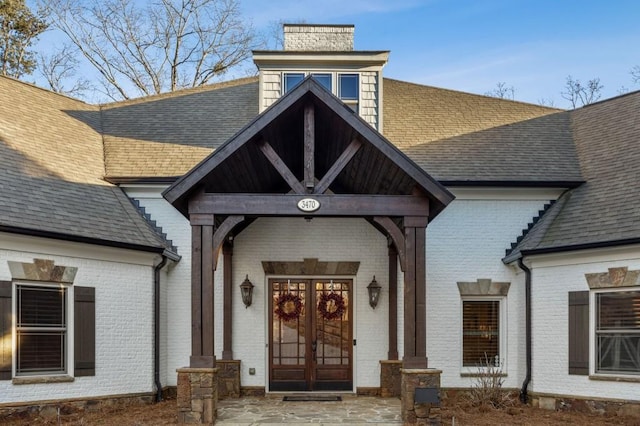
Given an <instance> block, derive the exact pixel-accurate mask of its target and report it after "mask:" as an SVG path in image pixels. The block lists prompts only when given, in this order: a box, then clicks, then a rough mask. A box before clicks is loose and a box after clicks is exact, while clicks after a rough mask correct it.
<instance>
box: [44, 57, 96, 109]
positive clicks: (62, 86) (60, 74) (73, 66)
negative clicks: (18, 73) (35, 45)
mask: <svg viewBox="0 0 640 426" xmlns="http://www.w3.org/2000/svg"><path fill="white" fill-rule="evenodd" d="M77 56H78V52H77V49H74V48H73V47H71V46H69V45H65V46H63V47H62V48H61V49H60V50H58V51H57V52H54V53H52V54H44V53H40V55H39V56H38V64H39V66H38V72H39V73H40V74H41V75H42V76H43V77H44V78H45V80H46V81H47V83H48V84H49V88H50V89H51V90H53V91H54V92H58V93H63V94H65V95H69V96H76V97H82V96H83V95H84V94H85V93H86V92H88V91H89V90H92V89H93V85H92V84H91V82H90V81H89V80H87V79H85V78H81V77H80V78H76V74H77V71H78V64H79V61H78V59H77ZM69 81H72V85H71V86H70V87H68V82H69Z"/></svg>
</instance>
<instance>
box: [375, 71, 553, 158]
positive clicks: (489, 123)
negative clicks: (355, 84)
mask: <svg viewBox="0 0 640 426" xmlns="http://www.w3.org/2000/svg"><path fill="white" fill-rule="evenodd" d="M383 91H384V93H383V102H384V106H383V112H384V114H383V119H384V129H383V133H384V135H385V137H386V138H387V139H389V140H390V141H392V142H393V143H394V144H395V145H396V146H398V147H400V148H401V149H405V148H407V147H410V146H415V145H423V144H425V143H427V142H433V141H438V140H443V139H449V138H452V137H454V136H459V135H463V134H471V133H474V132H478V131H480V130H485V129H490V128H493V127H499V126H504V125H507V124H511V123H516V122H519V121H523V120H528V119H531V118H535V117H540V116H542V115H547V114H552V113H555V112H558V111H559V110H558V109H555V108H548V107H543V106H540V105H532V104H527V103H523V102H516V101H511V100H506V99H498V98H493V97H489V96H481V95H474V94H471V93H464V92H458V91H455V90H448V89H441V88H437V87H431V86H424V85H420V84H414V83H407V82H404V81H398V80H393V79H389V78H385V79H384V83H383Z"/></svg>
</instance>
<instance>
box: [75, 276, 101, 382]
mask: <svg viewBox="0 0 640 426" xmlns="http://www.w3.org/2000/svg"><path fill="white" fill-rule="evenodd" d="M73 291H74V294H75V296H74V316H75V319H74V324H75V327H74V332H75V336H74V346H75V348H74V354H75V373H74V375H75V376H76V377H79V376H95V375H96V289H95V288H93V287H76V286H74V290H73Z"/></svg>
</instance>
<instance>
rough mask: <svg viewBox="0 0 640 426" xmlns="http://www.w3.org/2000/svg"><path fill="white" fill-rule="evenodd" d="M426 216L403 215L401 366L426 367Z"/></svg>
mask: <svg viewBox="0 0 640 426" xmlns="http://www.w3.org/2000/svg"><path fill="white" fill-rule="evenodd" d="M427 222H428V218H427V217H426V216H413V217H405V218H404V234H405V247H406V253H407V266H406V271H405V274H404V277H405V279H404V357H403V367H404V368H418V369H422V368H427V365H428V360H427V346H426V345H427V317H426V300H425V298H426V266H425V262H426V246H425V245H426V227H427Z"/></svg>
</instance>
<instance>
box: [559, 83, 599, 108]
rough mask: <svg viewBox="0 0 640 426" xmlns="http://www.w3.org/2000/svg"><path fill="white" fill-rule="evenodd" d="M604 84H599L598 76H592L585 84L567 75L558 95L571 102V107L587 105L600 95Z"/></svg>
mask: <svg viewBox="0 0 640 426" xmlns="http://www.w3.org/2000/svg"><path fill="white" fill-rule="evenodd" d="M603 88H604V86H603V85H602V84H600V79H599V78H593V79H591V80H589V81H588V82H587V84H586V85H583V84H582V83H580V80H578V79H574V78H573V77H572V76H570V75H569V76H567V81H566V83H565V88H564V90H563V91H561V92H560V95H561V96H562V97H563V98H564V99H566V100H568V101H569V102H570V103H571V107H572V108H577V107H579V106H584V105H589V104H592V103H594V102H596V101H597V100H598V99H600V97H601V96H602V89H603Z"/></svg>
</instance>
